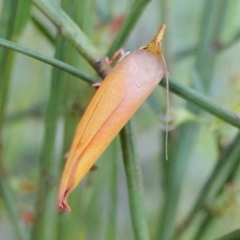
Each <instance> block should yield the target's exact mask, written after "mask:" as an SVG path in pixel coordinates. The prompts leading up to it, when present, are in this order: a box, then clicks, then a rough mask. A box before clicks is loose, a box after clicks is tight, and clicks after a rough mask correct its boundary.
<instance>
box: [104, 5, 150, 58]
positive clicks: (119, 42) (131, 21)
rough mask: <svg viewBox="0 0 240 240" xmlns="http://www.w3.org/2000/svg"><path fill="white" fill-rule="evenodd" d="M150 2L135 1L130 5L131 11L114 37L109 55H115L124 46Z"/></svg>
mask: <svg viewBox="0 0 240 240" xmlns="http://www.w3.org/2000/svg"><path fill="white" fill-rule="evenodd" d="M148 3H149V1H148V0H138V1H134V3H133V5H132V6H131V7H130V9H131V11H130V12H129V14H128V17H127V18H126V20H125V21H124V23H123V25H122V27H121V29H120V30H119V32H118V35H117V37H116V38H115V39H114V41H113V44H112V46H111V47H110V49H109V51H108V53H107V56H113V54H114V53H115V52H116V50H118V49H119V48H121V47H122V46H123V44H124V43H125V42H126V40H127V38H128V36H129V35H130V33H131V32H132V30H133V28H134V26H135V25H136V23H137V21H138V20H139V18H140V16H141V15H142V13H143V11H144V9H145V8H146V7H147V4H148Z"/></svg>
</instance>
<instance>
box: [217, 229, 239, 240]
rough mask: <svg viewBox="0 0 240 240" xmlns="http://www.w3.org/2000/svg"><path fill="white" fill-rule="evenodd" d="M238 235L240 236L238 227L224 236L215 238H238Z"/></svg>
mask: <svg viewBox="0 0 240 240" xmlns="http://www.w3.org/2000/svg"><path fill="white" fill-rule="evenodd" d="M239 236H240V229H238V230H235V231H233V232H231V233H229V234H227V235H225V236H222V237H220V238H218V239H216V240H239Z"/></svg>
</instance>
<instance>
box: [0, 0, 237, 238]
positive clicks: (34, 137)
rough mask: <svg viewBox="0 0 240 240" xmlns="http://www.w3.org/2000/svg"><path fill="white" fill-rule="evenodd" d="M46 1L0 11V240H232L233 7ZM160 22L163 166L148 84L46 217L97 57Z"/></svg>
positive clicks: (95, 76) (145, 35)
mask: <svg viewBox="0 0 240 240" xmlns="http://www.w3.org/2000/svg"><path fill="white" fill-rule="evenodd" d="M57 2H58V1H54V0H51V1H49V0H32V1H30V0H27V1H26V0H2V2H0V9H1V16H0V37H1V39H0V45H1V47H0V72H1V77H0V194H1V195H0V199H1V201H0V230H1V237H3V238H4V239H6V240H11V239H21V240H28V239H33V240H38V239H39V240H50V239H51V240H55V239H56V240H57V239H58V240H61V239H68V240H75V239H84V240H85V239H104V240H105V239H106V240H108V239H109V240H113V239H136V240H140V239H141V240H147V239H156V240H159V239H161V240H172V239H176V240H185V239H186V240H209V239H219V240H223V239H229V240H231V239H238V236H239V230H236V229H240V225H239V220H240V219H239V213H240V211H239V209H240V204H239V200H238V199H239V187H238V184H237V182H238V180H239V176H240V168H239V162H240V161H239V160H240V159H239V158H240V157H239V156H240V152H239V151H240V146H239V143H240V134H239V128H240V120H239V115H238V114H237V113H235V112H236V111H239V107H238V108H237V107H236V106H238V104H239V84H238V82H239V79H240V72H239V56H240V47H239V39H240V34H239V30H238V20H239V11H240V3H239V1H237V0H232V1H222V0H212V1H208V0H205V1H190V0H184V1H182V2H181V3H180V2H179V1H174V0H172V1H164V0H160V1H157V0H155V1H148V0H138V1H127V0H124V1H121V4H119V1H117V0H115V1H113V0H97V1H94V0H88V1H86V0H72V1H68V0H61V1H60V2H61V3H60V4H59V5H58V4H57ZM120 5H121V6H120ZM161 23H165V24H166V25H167V31H166V35H165V36H164V40H163V46H164V49H163V50H164V53H165V54H164V55H165V58H166V61H167V64H168V69H169V76H170V77H169V78H170V80H169V89H170V92H171V96H170V102H171V106H174V107H173V108H172V110H171V112H172V114H171V115H170V120H171V122H170V124H169V128H170V132H169V149H168V150H169V160H168V161H166V160H165V153H164V149H165V147H164V137H165V130H166V129H165V121H166V118H165V117H163V116H164V115H165V111H164V109H165V106H166V104H165V100H164V99H165V93H164V91H163V90H162V88H160V87H159V88H158V89H156V90H155V91H154V93H153V94H152V95H151V96H150V97H149V99H148V100H147V102H146V103H145V104H144V106H143V107H142V108H141V109H140V110H139V111H138V112H137V113H136V115H135V117H133V120H131V121H130V122H129V123H128V124H127V125H126V127H125V128H124V129H123V130H122V132H121V134H120V138H116V139H115V140H114V141H113V143H112V144H111V145H110V147H109V148H108V149H107V150H106V152H105V153H104V154H103V155H102V157H101V158H100V159H99V161H98V162H97V166H96V168H97V170H96V171H90V172H89V173H88V174H87V176H86V177H85V179H84V181H83V182H82V183H81V184H80V186H79V187H78V188H77V189H76V191H75V192H74V193H73V194H72V195H71V196H70V199H69V200H70V204H71V207H72V212H71V213H70V214H62V213H58V212H57V208H56V195H57V188H58V182H59V178H60V174H61V171H62V167H63V165H64V162H65V155H66V153H67V152H68V150H69V148H70V145H71V141H72V138H73V135H74V131H75V128H76V126H77V123H78V121H79V119H80V118H81V116H82V114H83V112H84V110H85V108H86V106H87V104H88V103H89V101H90V99H91V98H92V96H93V94H94V91H95V90H94V89H93V88H92V87H91V85H90V84H91V83H93V82H96V81H98V80H99V79H100V77H104V76H105V74H106V73H107V72H108V71H109V66H107V65H106V64H105V61H104V58H105V55H104V53H105V52H107V53H108V56H109V57H110V56H111V55H112V54H113V53H114V52H115V51H116V50H117V49H118V48H120V47H125V48H126V49H130V50H134V49H137V48H139V47H140V46H142V45H144V44H145V43H147V42H149V40H151V39H152V36H153V35H154V34H155V32H156V30H157V29H158V27H159V25H160V24H161ZM12 50H13V51H12ZM16 52H19V53H22V54H24V55H27V56H24V55H20V54H16ZM33 58H35V59H37V60H39V61H41V62H43V63H40V62H39V61H35V59H33ZM96 62H97V63H98V64H96ZM173 79H175V80H173ZM160 85H161V86H163V87H165V86H166V79H164V80H162V82H161V83H160ZM175 96H179V97H180V98H181V99H180V98H179V97H175ZM182 99H184V100H186V101H187V103H186V102H185V101H183V100H182ZM109 101H111V99H109ZM205 111H206V112H208V114H206V113H205ZM209 114H210V115H209ZM215 117H217V118H218V119H217V118H215ZM219 119H220V120H219ZM133 123H135V125H136V135H135V134H134V133H133ZM120 145H121V147H120ZM138 146H139V147H138ZM121 159H123V161H121ZM6 224H7V225H8V227H7V228H6V227H4V226H5V225H6ZM8 229H11V230H10V231H8ZM12 229H13V230H12Z"/></svg>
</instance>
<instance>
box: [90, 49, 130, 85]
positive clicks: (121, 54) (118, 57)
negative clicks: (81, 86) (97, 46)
mask: <svg viewBox="0 0 240 240" xmlns="http://www.w3.org/2000/svg"><path fill="white" fill-rule="evenodd" d="M129 53H130V52H129V51H125V50H124V49H123V48H120V49H119V50H117V51H116V52H115V53H114V55H113V56H112V58H111V59H109V58H108V57H106V58H105V62H106V64H108V65H110V64H112V63H113V62H114V61H116V60H118V62H119V61H121V60H122V59H123V58H124V57H125V56H126V55H128V54H129ZM101 84H102V82H97V83H93V84H92V86H93V87H96V88H98V87H100V86H101Z"/></svg>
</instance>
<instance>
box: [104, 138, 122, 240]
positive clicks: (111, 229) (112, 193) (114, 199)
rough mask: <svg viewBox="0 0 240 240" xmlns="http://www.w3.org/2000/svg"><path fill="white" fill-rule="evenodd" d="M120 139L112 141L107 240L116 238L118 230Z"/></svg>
mask: <svg viewBox="0 0 240 240" xmlns="http://www.w3.org/2000/svg"><path fill="white" fill-rule="evenodd" d="M117 140H118V139H114V141H113V142H112V144H111V146H112V151H111V153H112V154H111V155H112V159H111V163H110V166H109V170H108V171H109V173H110V181H108V185H109V186H108V194H109V195H108V196H109V197H108V198H109V202H108V216H107V219H108V220H107V221H106V237H105V239H106V240H112V239H116V230H117V203H118V188H117V186H118V181H117V180H118V164H117V159H116V154H117V151H118V146H119V145H118V141H117Z"/></svg>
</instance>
